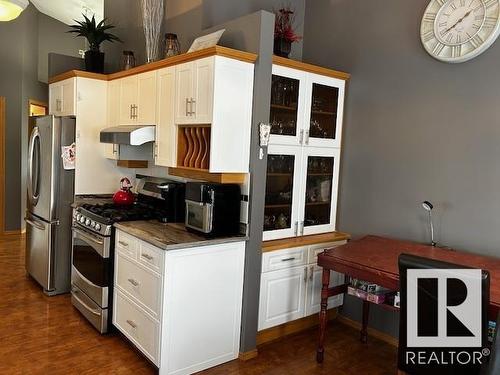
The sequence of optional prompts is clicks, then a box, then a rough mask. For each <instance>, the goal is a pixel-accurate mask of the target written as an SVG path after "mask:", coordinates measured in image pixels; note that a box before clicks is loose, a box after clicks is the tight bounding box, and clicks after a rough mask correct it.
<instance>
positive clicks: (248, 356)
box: [238, 349, 259, 361]
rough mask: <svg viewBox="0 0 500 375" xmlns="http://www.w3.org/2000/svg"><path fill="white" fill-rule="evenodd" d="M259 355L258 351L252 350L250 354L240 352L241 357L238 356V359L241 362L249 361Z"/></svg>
mask: <svg viewBox="0 0 500 375" xmlns="http://www.w3.org/2000/svg"><path fill="white" fill-rule="evenodd" d="M258 355H259V352H258V350H257V349H254V350H250V351H249V352H240V355H239V356H238V359H240V360H241V361H248V360H250V359H253V358H255V357H257V356H258Z"/></svg>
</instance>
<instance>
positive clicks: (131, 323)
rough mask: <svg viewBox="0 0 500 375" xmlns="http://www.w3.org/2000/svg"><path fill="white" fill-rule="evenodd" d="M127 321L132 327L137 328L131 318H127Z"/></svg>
mask: <svg viewBox="0 0 500 375" xmlns="http://www.w3.org/2000/svg"><path fill="white" fill-rule="evenodd" d="M127 323H128V324H129V325H130V326H131V327H132V328H137V324H135V322H134V321H133V320H128V319H127Z"/></svg>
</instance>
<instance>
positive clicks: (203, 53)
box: [49, 46, 257, 84]
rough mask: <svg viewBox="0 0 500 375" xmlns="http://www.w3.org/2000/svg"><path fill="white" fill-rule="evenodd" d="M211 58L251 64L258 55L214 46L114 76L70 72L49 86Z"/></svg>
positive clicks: (107, 77)
mask: <svg viewBox="0 0 500 375" xmlns="http://www.w3.org/2000/svg"><path fill="white" fill-rule="evenodd" d="M209 56H224V57H228V58H230V59H235V60H240V61H244V62H248V63H251V64H253V63H255V61H256V60H257V55H256V54H255V53H250V52H245V51H239V50H236V49H232V48H227V47H223V46H214V47H210V48H206V49H202V50H199V51H195V52H189V53H183V54H181V55H177V56H172V57H169V58H166V59H163V60H159V61H155V62H152V63H149V64H144V65H140V66H136V67H135V68H132V69H129V70H123V71H120V72H116V73H112V74H99V73H92V72H85V71H81V70H70V71H69V72H65V73H62V74H59V75H57V76H55V77H51V78H50V79H49V84H50V83H54V82H59V81H62V80H65V79H68V78H72V77H84V78H93V79H100V80H103V81H112V80H114V79H119V78H124V77H128V76H132V75H135V74H140V73H145V72H150V71H152V70H158V69H161V68H165V67H168V66H172V65H177V64H182V63H186V62H189V61H193V60H197V59H201V58H204V57H209Z"/></svg>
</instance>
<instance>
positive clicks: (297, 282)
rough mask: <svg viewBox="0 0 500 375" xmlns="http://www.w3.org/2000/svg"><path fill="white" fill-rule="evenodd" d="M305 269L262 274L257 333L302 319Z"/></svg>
mask: <svg viewBox="0 0 500 375" xmlns="http://www.w3.org/2000/svg"><path fill="white" fill-rule="evenodd" d="M306 283H307V267H306V266H301V267H293V268H287V269H284V270H279V271H272V272H265V273H263V274H262V279H261V284H260V302H259V331H260V330H263V329H266V328H270V327H274V326H276V325H279V324H283V323H286V322H289V321H292V320H296V319H299V318H302V317H304V313H305V310H304V308H305V289H306Z"/></svg>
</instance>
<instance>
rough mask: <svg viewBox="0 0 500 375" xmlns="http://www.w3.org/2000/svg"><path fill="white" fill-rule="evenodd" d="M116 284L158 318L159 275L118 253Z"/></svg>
mask: <svg viewBox="0 0 500 375" xmlns="http://www.w3.org/2000/svg"><path fill="white" fill-rule="evenodd" d="M115 273H116V285H117V286H118V287H119V288H121V289H123V290H124V291H125V292H126V293H127V294H129V295H130V296H131V297H133V299H134V300H136V302H138V303H139V304H140V305H141V304H142V305H144V306H143V307H144V308H146V310H148V312H149V313H150V314H151V315H152V316H153V317H155V318H156V319H159V316H160V306H161V277H160V275H158V274H156V273H155V272H152V271H149V270H147V271H146V270H145V269H144V268H142V267H140V266H139V265H137V264H136V262H134V261H132V260H129V259H128V258H126V257H124V256H123V255H121V254H120V253H118V254H117V256H116V264H115Z"/></svg>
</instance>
